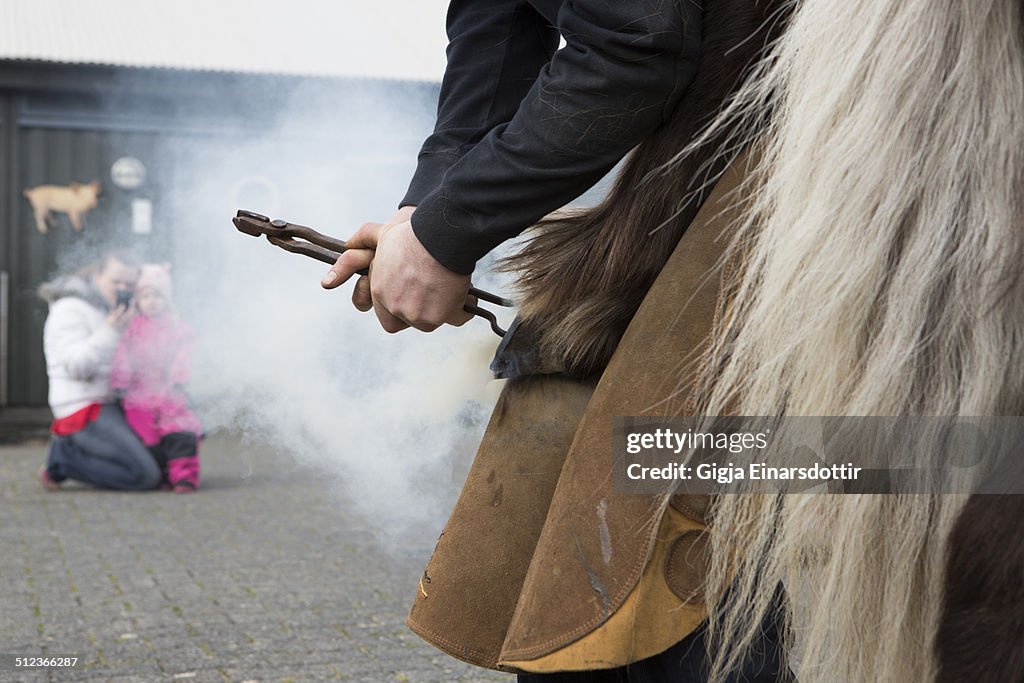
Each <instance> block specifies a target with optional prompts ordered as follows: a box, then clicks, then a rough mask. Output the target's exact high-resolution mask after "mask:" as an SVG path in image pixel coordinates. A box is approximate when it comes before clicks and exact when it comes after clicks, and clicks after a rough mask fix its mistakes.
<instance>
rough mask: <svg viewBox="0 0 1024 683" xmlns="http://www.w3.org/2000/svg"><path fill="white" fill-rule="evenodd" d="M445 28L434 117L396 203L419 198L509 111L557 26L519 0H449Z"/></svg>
mask: <svg viewBox="0 0 1024 683" xmlns="http://www.w3.org/2000/svg"><path fill="white" fill-rule="evenodd" d="M447 31H448V51H447V55H448V68H447V69H446V70H445V74H444V80H443V81H442V83H441V95H440V98H439V99H438V106H437V123H436V124H435V126H434V132H433V134H432V135H431V136H430V137H429V138H427V140H426V142H424V144H423V148H422V149H421V150H420V154H419V160H418V163H417V167H416V173H415V174H414V175H413V178H412V182H411V183H410V184H409V190H408V191H407V192H406V195H405V198H404V199H403V200H402V202H401V206H410V205H416V204H419V203H420V202H421V201H422V200H423V197H424V196H426V195H427V194H428V193H429V192H430V191H431V190H433V189H435V188H436V187H437V186H438V185H439V184H440V182H441V178H442V176H443V175H444V173H445V171H447V170H448V167H449V166H451V165H452V163H454V162H455V161H456V160H457V159H459V158H460V157H461V156H462V155H463V154H465V153H466V152H467V151H468V150H469V149H470V148H472V147H473V145H475V144H476V143H478V142H480V140H481V139H482V138H483V137H484V135H486V134H487V133H488V131H490V130H491V129H492V128H494V127H495V126H497V125H498V124H501V123H508V121H509V120H511V119H512V116H513V115H514V114H515V113H516V110H517V109H518V108H519V104H520V102H522V100H523V97H525V96H526V93H527V92H528V91H529V89H530V86H532V85H533V82H534V81H536V80H537V74H538V73H539V72H540V69H541V67H542V66H544V65H545V64H547V62H548V61H549V60H550V59H551V55H553V54H554V52H555V49H556V48H557V47H558V31H557V30H556V29H555V27H554V26H553V25H552V23H551V22H550V21H548V20H547V19H545V18H544V17H543V16H542V15H541V14H540V13H538V12H537V11H536V10H535V9H534V8H533V7H532V6H531V5H530V4H529V3H527V2H524V1H523V0H453V2H452V3H451V4H450V5H449V6H448V21H447Z"/></svg>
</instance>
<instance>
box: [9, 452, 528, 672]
mask: <svg viewBox="0 0 1024 683" xmlns="http://www.w3.org/2000/svg"><path fill="white" fill-rule="evenodd" d="M44 452H45V444H43V443H41V442H38V443H29V444H21V445H4V446H0V497H2V498H3V504H2V505H0V548H2V549H3V550H2V552H0V580H2V581H3V585H4V590H3V591H0V641H2V642H3V643H4V645H3V647H2V648H0V654H19V655H27V656H39V655H42V654H53V655H77V656H78V657H79V658H80V663H79V666H78V667H77V668H75V669H66V670H57V669H52V670H49V671H31V672H29V671H25V670H21V671H14V670H12V669H10V668H7V669H0V682H3V683H6V682H8V681H9V682H11V683H34V682H35V681H44V682H46V683H51V682H52V681H103V682H104V683H107V682H114V683H150V682H153V681H160V682H163V681H168V682H170V683H206V682H207V681H211V682H214V683H243V682H245V681H258V682H259V683H283V682H284V681H288V680H292V681H294V682H295V683H306V682H307V681H359V682H370V683H373V682H376V681H380V682H382V683H393V682H395V681H409V682H411V683H420V682H423V683H433V682H435V681H437V682H441V681H444V682H445V683H447V682H449V681H467V682H473V683H476V682H479V683H495V682H501V683H512V682H513V681H514V679H513V678H512V677H511V676H508V675H502V674H497V673H494V672H489V671H484V670H481V669H477V668H474V667H470V666H468V665H466V664H463V663H462V662H459V661H457V660H454V659H452V658H449V657H447V656H445V655H443V654H441V653H439V652H438V651H437V650H434V649H433V648H431V647H430V646H429V645H427V644H425V643H424V642H422V641H421V640H420V639H419V638H417V637H415V636H414V635H413V634H411V633H410V632H409V631H408V630H407V629H405V627H404V625H403V620H404V618H405V614H406V612H407V610H408V606H409V601H410V600H411V598H412V595H413V592H414V590H415V586H416V580H417V578H418V576H419V573H420V571H421V570H422V565H423V563H424V561H425V560H426V558H427V557H429V554H430V551H431V549H432V545H433V540H434V538H433V537H432V534H424V535H423V538H421V539H420V542H419V544H417V542H416V541H411V542H407V543H405V545H402V546H401V548H400V549H399V550H396V549H395V548H393V547H389V548H387V549H386V550H385V548H383V547H382V546H381V545H380V544H379V543H378V541H377V540H376V539H378V538H383V537H385V536H386V534H384V533H383V531H382V530H375V529H374V528H373V524H372V523H370V522H369V521H367V520H364V519H361V518H360V517H359V515H358V514H356V513H355V512H354V511H353V509H349V508H348V507H347V506H346V505H345V503H344V499H343V498H342V497H341V495H342V494H340V493H339V492H340V491H343V490H344V487H342V486H340V485H339V484H338V482H337V481H336V480H333V479H332V478H331V476H328V475H327V474H326V473H324V472H322V471H318V470H316V469H314V468H311V467H308V466H305V465H301V464H297V463H295V462H294V460H293V459H292V458H291V457H289V456H288V455H287V454H281V453H275V452H274V451H273V450H271V449H268V448H263V447H261V446H260V445H259V444H254V443H252V442H251V441H246V442H244V444H243V442H242V441H241V440H240V439H238V438H235V437H232V436H230V435H214V436H212V437H210V438H209V439H207V441H206V442H205V443H204V448H203V470H204V471H203V488H202V490H201V491H199V492H198V493H196V494H193V495H190V496H177V495H174V494H170V493H166V492H149V493H119V492H109V491H96V490H93V489H90V488H88V487H83V486H79V485H75V484H70V485H65V487H64V488H63V490H61V491H59V492H56V493H48V492H45V491H43V490H42V488H41V487H40V486H39V485H38V482H37V481H36V479H35V477H36V472H37V470H38V469H39V466H40V465H41V464H42V462H43V458H44ZM434 535H436V534H434ZM176 676H177V677H176Z"/></svg>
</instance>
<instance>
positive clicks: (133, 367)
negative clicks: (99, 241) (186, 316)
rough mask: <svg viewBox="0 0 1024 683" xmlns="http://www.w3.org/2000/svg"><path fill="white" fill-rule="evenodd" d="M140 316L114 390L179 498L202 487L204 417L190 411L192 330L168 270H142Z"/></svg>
mask: <svg viewBox="0 0 1024 683" xmlns="http://www.w3.org/2000/svg"><path fill="white" fill-rule="evenodd" d="M135 305H136V310H137V315H136V316H135V318H134V319H133V320H132V322H131V323H130V324H129V326H128V329H126V330H125V332H124V334H123V335H121V341H120V343H119V344H118V347H117V352H116V353H115V354H114V364H113V368H112V369H111V372H110V386H111V388H112V389H114V390H115V391H118V392H119V393H120V394H121V396H122V398H123V405H124V413H125V419H126V420H127V421H128V424H129V425H130V426H131V427H132V429H134V430H135V433H136V434H138V435H139V438H141V439H142V442H143V443H144V444H146V446H147V447H149V449H150V452H152V453H153V455H154V457H155V458H156V459H157V462H158V463H160V465H161V468H162V469H163V470H164V471H165V476H166V481H167V482H168V483H169V484H170V486H171V488H172V489H173V490H174V491H175V492H176V493H188V492H190V491H195V490H196V489H197V488H198V486H199V436H200V434H201V432H202V426H201V425H200V422H199V418H198V417H197V416H196V414H195V413H194V412H192V410H191V408H190V407H189V401H188V395H187V394H186V393H185V388H184V385H185V383H186V382H187V381H188V379H189V374H190V372H191V363H190V361H189V352H190V350H191V346H192V342H193V337H194V335H193V332H192V329H191V328H190V327H189V326H188V325H186V324H185V323H184V322H182V321H181V319H180V318H178V316H177V315H176V314H175V312H174V310H173V308H172V306H171V270H170V266H169V265H158V264H146V265H144V266H142V270H141V273H140V275H139V280H138V282H137V283H136V285H135Z"/></svg>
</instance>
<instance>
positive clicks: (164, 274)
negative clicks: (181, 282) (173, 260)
mask: <svg viewBox="0 0 1024 683" xmlns="http://www.w3.org/2000/svg"><path fill="white" fill-rule="evenodd" d="M146 288H151V289H154V290H156V291H157V292H158V293H159V294H160V295H161V296H163V297H164V298H165V299H167V301H168V303H170V301H171V294H172V289H171V264H169V263H144V264H143V265H142V269H141V270H140V272H139V279H138V281H137V282H136V283H135V293H136V294H139V293H141V292H142V290H144V289H146Z"/></svg>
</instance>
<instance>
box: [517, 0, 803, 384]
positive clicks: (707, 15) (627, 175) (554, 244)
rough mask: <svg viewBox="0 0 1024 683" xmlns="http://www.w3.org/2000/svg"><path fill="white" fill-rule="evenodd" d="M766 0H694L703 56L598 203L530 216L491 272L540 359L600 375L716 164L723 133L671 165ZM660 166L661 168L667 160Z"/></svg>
mask: <svg viewBox="0 0 1024 683" xmlns="http://www.w3.org/2000/svg"><path fill="white" fill-rule="evenodd" d="M781 7H782V3H780V2H779V1H778V0H745V1H733V0H705V3H704V25H703V36H704V38H703V45H702V48H703V55H702V57H701V62H700V65H699V68H698V70H697V75H696V77H695V79H694V81H693V83H692V84H691V85H690V87H689V89H688V90H687V92H686V93H685V94H684V96H683V99H682V101H681V102H680V104H679V105H678V106H677V107H676V109H675V111H674V112H673V114H672V116H671V118H670V120H669V121H668V122H667V123H666V124H664V125H663V126H662V127H661V128H659V129H658V130H657V131H655V132H654V133H653V134H652V135H651V136H650V137H649V138H648V139H647V140H646V141H644V143H643V144H641V145H640V146H639V147H637V148H636V149H635V150H634V151H633V153H632V154H631V156H630V157H629V159H628V160H627V161H626V163H625V164H624V167H623V169H622V171H621V173H620V174H619V176H618V177H617V179H616V181H615V183H614V186H613V187H612V189H611V191H610V193H609V194H608V196H607V197H606V198H605V199H604V201H603V202H601V203H600V204H599V205H598V206H596V207H594V208H592V209H588V210H584V211H581V212H579V213H574V214H572V215H569V216H567V217H559V218H554V219H551V220H546V221H543V222H541V223H540V224H539V225H538V226H537V227H536V228H535V232H534V234H533V235H532V236H531V238H530V239H529V241H528V242H527V244H526V246H525V247H524V248H523V250H522V251H521V252H520V253H519V254H517V255H515V256H513V257H511V258H509V259H507V260H506V261H505V262H504V264H503V266H502V267H503V269H504V270H508V271H513V272H516V273H518V280H517V289H518V290H519V293H520V300H521V302H522V305H521V310H520V315H521V318H522V319H523V323H522V325H521V326H522V327H523V328H529V329H530V330H531V332H532V334H533V336H535V337H538V338H539V340H540V341H539V345H540V352H541V357H542V358H543V359H544V365H545V366H549V367H550V366H554V367H560V368H562V369H563V370H564V371H566V372H567V373H568V374H571V375H575V376H587V375H591V374H593V373H595V372H599V371H601V370H603V368H604V367H605V366H606V365H607V363H608V361H609V359H610V358H611V355H612V353H613V352H614V350H615V348H616V346H617V345H618V343H619V340H620V339H621V337H622V335H623V333H624V332H625V330H626V327H627V326H628V325H629V322H630V320H632V318H633V315H634V313H635V312H636V310H637V308H639V306H640V302H641V301H642V300H643V298H644V296H645V295H646V293H647V290H648V289H650V287H651V285H652V284H653V283H654V280H655V278H656V277H657V276H658V273H659V272H660V271H661V269H662V267H663V266H664V264H665V262H666V261H667V260H668V257H669V256H670V255H671V254H672V251H673V249H674V248H675V246H676V244H677V243H678V242H679V238H680V237H681V236H682V235H683V233H684V232H685V230H686V228H687V226H688V225H689V223H690V222H691V221H692V220H693V218H694V216H695V215H696V213H697V211H698V210H699V209H700V207H701V204H702V203H703V202H704V200H705V199H706V198H707V195H708V193H709V192H710V190H711V188H712V186H713V184H714V180H716V179H717V178H718V176H719V175H720V174H721V172H722V171H723V170H724V168H725V166H726V164H727V156H728V155H725V154H722V146H723V145H724V144H725V143H726V142H727V138H728V131H727V130H723V131H722V134H720V135H716V136H714V138H713V139H712V140H710V141H709V143H708V144H705V145H703V146H701V147H700V148H699V149H698V150H697V152H695V153H692V154H689V155H687V156H685V157H683V158H681V159H680V160H678V161H673V159H674V157H675V156H676V155H677V154H678V153H679V152H680V150H682V149H684V148H685V147H687V145H689V144H691V143H692V142H693V141H694V140H695V139H696V138H697V137H698V135H699V134H700V133H701V132H702V131H703V130H704V129H705V127H706V126H707V124H708V123H709V122H710V121H711V120H712V119H713V118H714V117H715V115H716V114H718V113H719V112H720V110H721V109H722V107H723V105H724V104H725V103H726V102H727V101H728V98H729V96H730V95H731V94H732V93H733V92H735V90H736V89H737V87H738V86H739V85H740V83H741V82H742V80H743V78H744V76H745V75H746V73H747V71H748V70H749V67H750V66H751V65H752V64H753V63H754V62H755V61H756V60H757V58H758V57H760V56H761V55H762V54H763V52H764V50H765V48H766V46H767V45H768V44H769V43H770V41H771V40H772V39H773V38H774V37H775V36H777V34H778V32H779V30H780V26H781V24H782V23H783V17H782V14H783V12H782V11H781V9H780V8H781ZM670 162H671V163H670Z"/></svg>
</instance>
